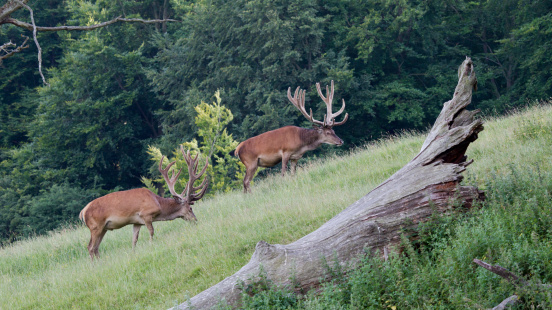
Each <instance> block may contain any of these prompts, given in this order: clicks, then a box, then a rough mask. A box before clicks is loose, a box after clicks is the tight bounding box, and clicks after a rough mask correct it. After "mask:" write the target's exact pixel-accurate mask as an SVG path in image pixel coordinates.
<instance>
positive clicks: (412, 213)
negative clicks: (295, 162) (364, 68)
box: [177, 57, 483, 309]
mask: <svg viewBox="0 0 552 310" xmlns="http://www.w3.org/2000/svg"><path fill="white" fill-rule="evenodd" d="M476 88H477V79H476V76H475V72H474V68H473V63H472V60H471V59H470V58H469V57H466V60H464V62H463V63H462V65H461V66H460V67H459V69H458V85H457V86H456V89H455V91H454V95H453V98H452V99H451V100H450V101H448V102H445V104H444V106H443V109H442V110H441V113H440V115H439V117H438V118H437V120H436V122H435V124H434V125H433V128H432V129H431V131H430V132H429V134H428V136H427V138H426V140H425V142H424V144H423V146H422V148H421V150H420V152H419V153H418V155H416V157H414V159H412V160H411V161H410V162H409V163H408V164H407V165H406V166H404V167H403V168H402V169H400V170H399V171H397V172H396V173H395V174H393V175H392V176H391V177H390V178H389V179H387V180H386V181H385V182H383V183H382V184H380V185H379V186H377V187H376V188H375V189H373V190H372V191H371V192H370V193H368V194H367V195H366V196H364V197H362V198H361V199H360V200H358V201H357V202H355V203H353V204H352V205H350V206H349V207H348V208H347V209H345V210H343V211H342V212H341V213H339V214H338V215H336V216H335V217H334V218H332V219H331V220H329V221H328V222H326V223H325V224H324V225H322V226H321V227H320V228H318V229H317V230H316V231H314V232H312V233H310V234H308V235H306V236H304V237H303V238H301V239H299V240H297V241H295V242H293V243H291V244H287V245H280V244H268V243H266V242H264V241H260V242H259V243H257V246H256V248H255V253H254V254H253V256H252V257H251V260H250V261H249V263H247V265H245V266H243V267H242V268H241V269H240V270H239V271H238V272H236V273H235V274H234V275H232V276H229V277H227V278H226V279H224V280H223V281H221V282H219V283H218V284H216V285H215V286H212V287H211V288H209V289H207V290H205V291H203V292H201V293H199V294H198V295H196V296H194V297H192V298H191V299H190V300H189V301H187V302H185V303H183V304H181V305H179V306H178V307H177V308H178V309H186V308H188V307H190V306H191V307H193V308H195V309H209V308H212V307H213V306H215V305H216V304H218V303H219V302H227V303H229V304H234V305H235V304H237V303H239V299H240V293H241V291H240V289H239V288H238V287H237V283H238V282H240V281H243V283H245V284H248V283H249V282H251V281H252V279H253V278H254V277H255V276H257V275H258V274H259V272H260V268H261V266H262V270H263V272H264V273H265V274H266V276H267V278H268V279H270V280H271V281H273V283H277V284H280V285H285V284H289V285H293V286H294V287H299V288H303V289H310V288H313V287H316V286H317V285H319V284H320V283H319V282H320V279H321V278H323V277H324V275H325V274H326V270H327V269H326V265H325V262H324V261H325V259H326V260H327V261H334V260H337V261H338V262H339V263H340V264H343V265H349V266H355V264H356V263H357V262H358V260H359V259H360V258H361V255H362V253H363V252H364V251H365V250H369V251H371V252H375V251H376V250H379V253H381V254H382V255H384V254H386V253H387V252H388V249H389V248H390V247H393V246H395V245H397V244H398V243H399V242H400V234H401V230H402V229H408V228H415V227H416V226H417V225H418V223H420V222H423V221H426V220H427V219H429V218H430V216H431V215H432V213H433V212H435V210H439V211H442V212H444V211H445V210H447V209H449V206H450V202H451V200H452V199H455V200H456V201H460V202H462V204H463V205H464V206H467V207H470V206H471V204H472V203H473V201H474V200H478V199H483V193H482V192H480V191H479V190H478V189H477V188H474V187H470V186H460V185H459V183H460V181H461V180H462V175H461V173H462V172H463V171H464V170H465V169H466V166H468V165H469V164H470V163H471V161H469V162H467V161H466V159H467V158H466V156H465V155H464V154H465V152H466V149H467V148H468V145H469V144H470V143H471V142H473V141H475V140H476V139H477V134H478V133H479V132H480V131H482V130H483V124H482V121H481V120H478V119H475V118H474V115H475V114H476V113H477V112H479V111H467V110H466V107H467V105H468V104H470V102H471V98H472V92H473V90H475V89H476ZM292 278H293V281H294V282H293V283H291V281H292V280H291V279H292Z"/></svg>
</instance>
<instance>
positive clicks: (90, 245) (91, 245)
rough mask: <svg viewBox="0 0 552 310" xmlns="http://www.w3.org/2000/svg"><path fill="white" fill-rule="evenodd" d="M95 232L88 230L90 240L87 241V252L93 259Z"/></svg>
mask: <svg viewBox="0 0 552 310" xmlns="http://www.w3.org/2000/svg"><path fill="white" fill-rule="evenodd" d="M96 238H97V236H96V232H95V231H92V230H90V242H88V254H90V259H91V260H94V244H95V243H96Z"/></svg>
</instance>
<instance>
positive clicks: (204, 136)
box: [142, 90, 245, 195]
mask: <svg viewBox="0 0 552 310" xmlns="http://www.w3.org/2000/svg"><path fill="white" fill-rule="evenodd" d="M215 98H216V101H215V102H213V103H212V104H208V103H205V102H201V104H199V105H198V106H196V107H195V110H196V112H197V116H196V117H195V124H196V125H197V127H198V128H199V129H198V136H199V139H200V142H198V140H197V139H195V138H194V139H192V141H190V142H184V143H183V144H182V146H183V147H184V149H185V150H190V153H191V154H192V155H193V156H195V155H197V154H201V155H200V157H203V156H206V157H207V158H208V160H209V167H208V168H207V175H208V176H209V192H208V193H207V195H209V193H215V192H219V191H222V192H228V191H230V190H232V189H234V188H238V187H239V186H240V181H239V180H241V178H243V175H244V172H245V166H244V165H243V164H242V163H241V162H240V161H239V160H238V159H237V158H236V157H234V156H231V155H230V154H229V153H230V151H232V150H234V149H235V148H236V146H237V145H238V142H237V141H235V140H234V139H233V138H232V135H230V134H228V132H227V131H226V126H227V125H228V123H230V122H231V121H232V120H233V119H234V116H233V115H232V112H231V111H230V110H229V109H227V108H226V107H225V106H224V105H222V104H221V102H222V100H221V98H220V92H219V91H218V90H217V91H216V92H215ZM147 153H148V154H149V155H150V156H151V160H152V161H154V162H155V165H157V164H159V161H160V160H161V156H163V155H162V154H161V151H160V150H159V149H158V148H157V147H155V146H149V147H148V151H147ZM203 160H205V159H203ZM203 160H201V161H200V162H202V161H203ZM171 161H176V164H175V165H174V166H173V167H172V168H171V169H180V168H182V167H184V169H182V175H181V177H180V180H179V181H178V182H177V185H176V186H175V190H176V191H179V189H180V190H181V189H183V188H184V186H185V185H186V182H187V178H184V176H185V175H186V174H187V169H186V162H185V161H184V158H183V157H182V153H181V152H180V148H179V147H178V148H176V149H175V151H173V156H172V157H171V158H169V159H168V161H167V162H171ZM154 182H160V183H162V184H164V185H163V186H164V187H165V189H166V190H168V189H167V188H166V184H165V182H164V180H163V178H162V177H161V176H160V177H159V178H157V179H155V180H152V179H149V178H146V177H142V183H143V184H144V185H145V186H146V187H147V188H149V189H150V190H152V191H156V190H157V189H156V187H155V184H154Z"/></svg>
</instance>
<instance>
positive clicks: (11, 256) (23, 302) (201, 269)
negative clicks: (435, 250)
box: [0, 106, 552, 309]
mask: <svg viewBox="0 0 552 310" xmlns="http://www.w3.org/2000/svg"><path fill="white" fill-rule="evenodd" d="M424 138H425V136H424V135H420V134H410V133H405V134H403V135H401V136H400V137H391V138H388V139H385V140H381V141H377V142H374V143H372V144H369V145H367V146H366V147H363V148H360V149H357V150H355V151H352V152H350V153H349V154H347V155H345V156H340V157H334V158H327V159H323V160H320V161H317V162H314V161H311V162H308V163H306V164H303V166H301V167H300V168H299V169H298V172H297V174H296V175H295V176H286V177H284V178H282V177H280V176H279V175H276V176H269V177H267V178H265V179H263V180H257V182H256V183H255V185H254V186H253V188H252V190H253V193H252V194H249V195H244V194H242V193H241V190H240V191H234V192H230V193H226V194H221V195H217V196H216V197H213V198H210V199H207V200H204V201H200V202H199V203H197V204H196V206H195V208H194V211H195V213H196V215H197V217H198V219H199V221H198V223H197V224H196V225H193V224H190V223H188V222H185V221H182V220H175V221H172V222H156V223H154V227H155V230H156V231H155V240H154V241H153V242H150V241H149V240H148V239H149V236H148V233H147V230H146V229H143V230H142V232H141V236H140V239H139V241H138V245H137V247H136V249H135V250H134V251H133V250H132V246H131V237H132V228H131V226H128V227H125V228H123V229H120V230H116V231H111V232H108V233H107V234H106V236H105V238H104V240H103V242H102V244H101V247H100V254H101V255H102V258H101V259H100V260H99V261H96V262H94V263H91V262H90V258H89V256H88V252H87V250H86V245H87V244H88V240H89V231H88V229H87V228H86V227H84V226H80V225H79V226H78V227H76V228H67V229H64V230H61V231H57V232H55V233H52V234H50V235H49V236H42V237H35V238H31V239H28V240H25V241H21V242H17V243H15V244H13V245H10V246H6V247H4V248H2V249H1V250H0V308H1V309H30V308H36V309H72V308H75V309H105V308H116V309H136V308H139V309H160V308H168V307H171V306H174V305H176V304H179V303H182V302H184V301H185V300H186V298H188V297H191V296H193V295H195V294H197V293H199V292H201V291H202V290H205V289H207V288H209V287H210V286H212V285H214V284H216V283H217V282H219V281H221V280H222V279H224V278H225V277H227V276H230V275H232V274H233V273H235V272H236V271H237V270H239V268H241V266H243V265H244V264H246V263H247V262H248V261H249V259H250V257H251V254H252V253H253V251H254V249H255V245H256V243H257V242H258V241H260V240H264V241H267V242H269V243H279V244H287V243H290V242H293V241H294V240H297V239H299V238H301V237H302V236H304V235H306V234H308V233H310V232H312V231H314V230H315V229H317V228H318V227H320V226H321V225H322V224H323V223H325V222H326V221H328V220H329V219H330V218H332V217H333V216H335V215H336V214H338V213H339V212H340V211H341V210H343V209H344V208H346V207H347V206H349V205H350V204H351V203H353V202H355V201H356V200H358V199H359V198H361V197H362V196H364V195H365V194H367V193H368V192H369V191H370V190H371V189H372V188H374V187H375V186H377V185H378V184H380V183H381V182H382V181H384V180H385V179H386V178H388V177H389V176H390V175H391V174H393V173H394V172H395V171H397V170H398V169H400V168H401V167H402V166H404V165H405V164H406V163H407V162H408V161H410V160H411V159H412V158H413V157H414V156H415V155H416V154H417V153H418V151H419V149H420V147H421V145H422V143H423V140H424ZM551 146H552V109H550V107H548V106H546V107H537V108H532V109H530V110H528V111H524V112H520V113H513V114H512V115H511V116H510V117H507V118H500V119H493V120H487V121H486V123H485V130H484V131H483V132H482V133H480V136H479V139H478V140H477V141H475V142H474V143H473V144H472V145H471V146H470V148H469V149H468V156H469V157H470V158H474V159H475V162H474V163H473V164H472V165H471V166H469V167H468V172H467V174H466V176H468V177H469V175H470V174H472V175H477V177H478V178H477V179H478V180H483V179H484V178H485V177H491V175H490V174H489V171H495V170H498V171H500V169H504V171H506V169H508V165H509V164H513V163H515V164H520V163H525V162H527V163H538V164H540V165H541V167H542V169H550V168H551V162H552V147H551Z"/></svg>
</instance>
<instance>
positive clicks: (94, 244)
mask: <svg viewBox="0 0 552 310" xmlns="http://www.w3.org/2000/svg"><path fill="white" fill-rule="evenodd" d="M106 232H107V230H105V229H102V230H99V231H98V230H95V231H94V232H91V234H92V236H91V238H90V244H88V253H90V258H91V259H92V260H94V256H95V257H97V258H100V253H99V251H98V249H99V248H100V243H102V239H103V237H104V235H105V233H106Z"/></svg>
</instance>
